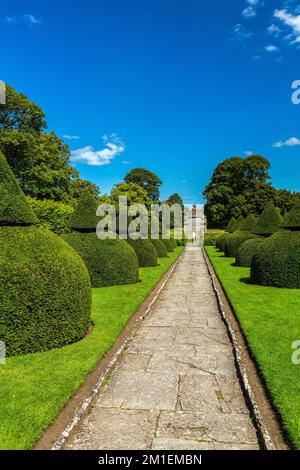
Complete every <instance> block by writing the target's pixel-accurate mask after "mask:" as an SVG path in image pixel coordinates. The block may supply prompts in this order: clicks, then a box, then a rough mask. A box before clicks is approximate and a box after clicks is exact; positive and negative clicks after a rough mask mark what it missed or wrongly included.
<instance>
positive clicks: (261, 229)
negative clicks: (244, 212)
mask: <svg viewBox="0 0 300 470" xmlns="http://www.w3.org/2000/svg"><path fill="white" fill-rule="evenodd" d="M281 225H282V217H281V215H280V212H279V210H278V209H276V207H275V206H274V204H272V202H268V203H267V204H266V206H265V208H264V210H263V211H262V213H261V215H260V217H259V219H258V221H257V224H256V225H255V226H254V227H253V233H256V234H257V235H262V236H264V237H268V236H270V235H272V234H273V233H275V232H277V230H279V229H280V227H281Z"/></svg>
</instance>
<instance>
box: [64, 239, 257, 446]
mask: <svg viewBox="0 0 300 470" xmlns="http://www.w3.org/2000/svg"><path fill="white" fill-rule="evenodd" d="M66 447H67V448H68V449H97V450H118V449H121V450H125V449H129V450H132V449H139V450H144V449H155V450H158V449H162V450H205V449H218V450H221V449H222V450H223V449H257V448H258V442H257V437H256V432H255V429H254V427H253V424H252V422H251V419H250V417H249V413H248V410H247V407H246V405H245V401H244V398H243V395H242V392H241V389H240V385H239V381H238V379H237V376H236V370H235V366H234V360H233V353H232V348H231V345H230V341H229V339H228V337H227V333H226V329H225V326H224V324H223V322H222V320H221V318H220V314H219V311H218V308H217V304H216V299H215V295H214V293H213V290H212V286H211V281H210V277H209V274H208V271H207V268H206V265H205V262H204V258H203V255H202V252H201V249H200V248H187V249H186V251H185V252H184V254H183V257H182V259H181V261H180V262H179V264H178V265H177V267H176V269H175V270H174V272H173V275H172V276H171V277H170V279H169V281H168V282H167V284H166V285H165V287H164V289H163V290H162V292H161V294H160V296H159V298H158V300H157V301H156V303H155V304H154V305H153V307H152V310H151V311H150V313H149V315H148V317H147V318H146V319H145V320H144V321H143V323H142V324H141V326H140V327H139V329H138V331H137V332H136V335H135V337H134V338H133V340H132V341H131V342H130V343H129V345H128V347H127V348H126V350H125V351H124V353H123V354H122V356H121V358H120V360H119V362H118V365H117V366H116V368H115V369H114V371H113V372H112V375H111V377H110V378H109V380H108V381H107V383H106V385H105V386H104V388H103V389H102V390H101V392H100V394H99V396H98V398H97V400H96V402H95V403H94V405H93V407H92V409H91V411H90V413H89V415H88V416H87V417H86V418H85V419H84V420H83V422H82V423H81V425H80V426H79V429H77V431H76V433H75V434H74V435H73V436H72V439H71V440H70V442H69V443H68V444H67V446H66Z"/></svg>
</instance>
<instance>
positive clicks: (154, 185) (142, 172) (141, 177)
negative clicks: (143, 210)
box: [124, 168, 162, 202]
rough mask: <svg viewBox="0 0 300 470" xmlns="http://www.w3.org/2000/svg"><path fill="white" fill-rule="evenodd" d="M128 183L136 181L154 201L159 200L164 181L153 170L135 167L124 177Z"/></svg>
mask: <svg viewBox="0 0 300 470" xmlns="http://www.w3.org/2000/svg"><path fill="white" fill-rule="evenodd" d="M124 180H125V182H126V183H136V184H138V185H139V186H141V187H142V188H143V189H144V190H145V191H146V192H147V194H148V196H149V198H150V199H151V201H153V202H157V201H158V200H159V188H160V186H161V185H162V181H161V180H160V179H159V177H158V176H157V175H156V174H155V173H152V171H149V170H146V169H145V168H134V169H133V170H131V171H130V172H129V173H127V175H126V176H125V178H124Z"/></svg>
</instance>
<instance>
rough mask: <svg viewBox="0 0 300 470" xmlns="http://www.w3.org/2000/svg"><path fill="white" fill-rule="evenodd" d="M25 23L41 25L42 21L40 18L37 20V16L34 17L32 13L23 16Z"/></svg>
mask: <svg viewBox="0 0 300 470" xmlns="http://www.w3.org/2000/svg"><path fill="white" fill-rule="evenodd" d="M23 17H24V19H25V21H26V22H27V23H29V24H40V23H41V20H40V19H39V18H37V17H36V16H35V15H33V14H32V13H30V14H27V13H26V14H24V15H23Z"/></svg>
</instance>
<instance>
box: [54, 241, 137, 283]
mask: <svg viewBox="0 0 300 470" xmlns="http://www.w3.org/2000/svg"><path fill="white" fill-rule="evenodd" d="M63 239H64V240H65V241H66V242H68V243H69V245H71V246H72V247H73V248H74V250H76V251H77V253H79V255H80V256H81V258H82V259H83V261H84V262H85V264H86V266H87V268H88V270H89V273H90V276H91V281H92V286H93V287H107V286H114V285H121V284H134V283H136V282H138V280H139V263H138V258H137V256H136V254H135V251H134V249H133V248H132V247H131V246H130V245H129V244H128V243H127V242H126V241H125V240H122V239H121V238H118V239H115V240H110V239H109V238H107V239H106V240H99V239H98V237H97V234H96V232H95V233H93V232H90V233H81V232H72V233H68V234H66V235H63Z"/></svg>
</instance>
